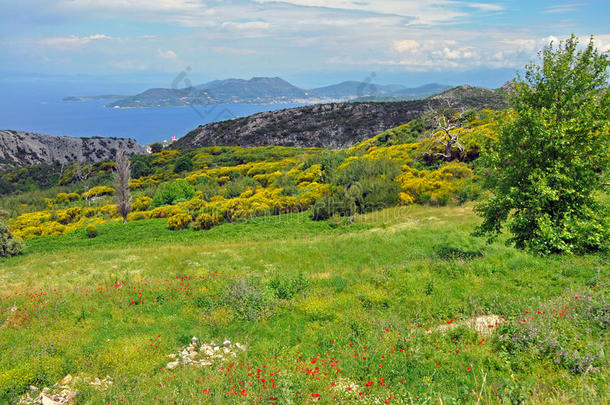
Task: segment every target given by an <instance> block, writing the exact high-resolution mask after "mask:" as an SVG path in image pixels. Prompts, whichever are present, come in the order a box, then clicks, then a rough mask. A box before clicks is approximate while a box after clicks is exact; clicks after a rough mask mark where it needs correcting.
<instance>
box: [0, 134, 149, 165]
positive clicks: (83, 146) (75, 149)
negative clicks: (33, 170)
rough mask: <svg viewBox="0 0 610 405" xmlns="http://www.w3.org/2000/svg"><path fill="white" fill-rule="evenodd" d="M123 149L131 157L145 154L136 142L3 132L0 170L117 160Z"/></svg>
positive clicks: (120, 139)
mask: <svg viewBox="0 0 610 405" xmlns="http://www.w3.org/2000/svg"><path fill="white" fill-rule="evenodd" d="M119 149H122V150H124V151H126V153H127V154H129V155H133V154H141V153H145V149H144V148H143V147H142V146H140V145H139V144H138V142H136V141H135V140H133V139H125V138H99V137H95V138H70V137H66V136H50V135H41V134H33V133H29V132H18V131H11V130H4V131H0V169H7V168H14V167H20V166H27V165H34V164H39V163H54V162H58V163H68V162H73V161H80V162H98V161H102V160H107V159H114V158H115V156H116V152H117V151H118V150H119Z"/></svg>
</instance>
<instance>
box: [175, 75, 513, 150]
mask: <svg viewBox="0 0 610 405" xmlns="http://www.w3.org/2000/svg"><path fill="white" fill-rule="evenodd" d="M506 96H507V90H506V89H503V88H501V89H496V90H488V89H481V88H476V87H470V86H462V87H456V88H454V89H450V90H448V91H446V92H444V93H442V94H440V95H438V96H432V97H429V98H427V99H423V100H412V101H400V102H355V103H329V104H318V105H313V106H305V107H298V108H290V109H284V110H279V111H271V112H263V113H259V114H254V115H251V116H249V117H244V118H237V119H233V120H228V121H222V122H215V123H211V124H207V125H202V126H199V127H198V128H196V129H194V130H193V131H191V132H189V133H188V134H186V135H185V136H183V137H182V138H180V139H178V140H177V141H176V142H174V143H173V144H172V145H171V147H172V148H179V149H180V148H182V149H190V148H199V147H203V146H233V145H238V146H268V145H282V146H317V147H324V148H346V147H350V146H352V145H354V144H356V143H358V142H361V141H362V140H364V139H367V138H370V137H372V136H374V135H377V134H379V133H381V132H383V131H386V130H388V129H390V128H394V127H397V126H398V125H401V124H404V123H406V122H408V121H411V120H413V119H416V118H418V117H420V116H421V115H422V114H424V113H425V112H426V111H427V110H428V109H429V108H432V109H434V108H438V107H439V106H441V105H442V104H444V103H445V101H446V100H450V101H451V102H450V105H451V107H452V108H455V109H460V110H465V109H471V108H475V109H482V108H492V109H502V108H506V107H508V100H507V97H506Z"/></svg>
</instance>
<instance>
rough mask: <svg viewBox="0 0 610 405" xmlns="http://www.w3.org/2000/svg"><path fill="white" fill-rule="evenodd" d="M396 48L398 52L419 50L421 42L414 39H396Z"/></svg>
mask: <svg viewBox="0 0 610 405" xmlns="http://www.w3.org/2000/svg"><path fill="white" fill-rule="evenodd" d="M394 49H396V50H397V51H398V52H418V51H419V42H417V41H415V40H414V39H404V40H402V41H394Z"/></svg>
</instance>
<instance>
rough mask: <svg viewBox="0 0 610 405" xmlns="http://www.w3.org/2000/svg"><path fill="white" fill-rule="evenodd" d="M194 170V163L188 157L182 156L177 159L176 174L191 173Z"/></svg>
mask: <svg viewBox="0 0 610 405" xmlns="http://www.w3.org/2000/svg"><path fill="white" fill-rule="evenodd" d="M191 170H193V161H192V160H191V158H190V157H188V156H181V157H179V158H178V159H176V163H175V164H174V173H182V172H190V171H191Z"/></svg>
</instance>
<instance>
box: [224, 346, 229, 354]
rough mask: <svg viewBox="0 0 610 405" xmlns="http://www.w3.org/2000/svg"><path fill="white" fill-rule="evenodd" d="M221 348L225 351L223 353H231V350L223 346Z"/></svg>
mask: <svg viewBox="0 0 610 405" xmlns="http://www.w3.org/2000/svg"><path fill="white" fill-rule="evenodd" d="M222 350H223V351H224V352H225V354H227V353H231V350H229V349H227V348H226V347H223V348H222Z"/></svg>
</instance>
